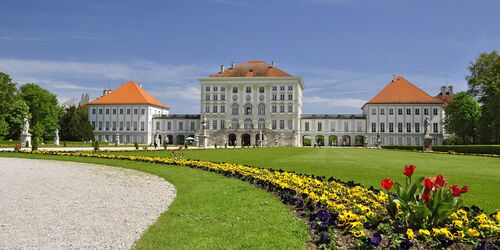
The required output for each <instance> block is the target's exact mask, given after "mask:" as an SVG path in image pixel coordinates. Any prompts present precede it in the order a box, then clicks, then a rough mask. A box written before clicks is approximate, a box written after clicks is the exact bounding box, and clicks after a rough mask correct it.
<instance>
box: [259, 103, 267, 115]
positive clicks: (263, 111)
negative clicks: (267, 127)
mask: <svg viewBox="0 0 500 250" xmlns="http://www.w3.org/2000/svg"><path fill="white" fill-rule="evenodd" d="M258 114H259V115H265V114H266V105H265V104H264V103H261V104H259V110H258Z"/></svg>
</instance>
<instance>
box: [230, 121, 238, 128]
mask: <svg viewBox="0 0 500 250" xmlns="http://www.w3.org/2000/svg"><path fill="white" fill-rule="evenodd" d="M238 127H239V124H238V119H233V120H232V121H231V128H232V129H238Z"/></svg>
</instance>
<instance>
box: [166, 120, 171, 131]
mask: <svg viewBox="0 0 500 250" xmlns="http://www.w3.org/2000/svg"><path fill="white" fill-rule="evenodd" d="M167 130H172V122H167Z"/></svg>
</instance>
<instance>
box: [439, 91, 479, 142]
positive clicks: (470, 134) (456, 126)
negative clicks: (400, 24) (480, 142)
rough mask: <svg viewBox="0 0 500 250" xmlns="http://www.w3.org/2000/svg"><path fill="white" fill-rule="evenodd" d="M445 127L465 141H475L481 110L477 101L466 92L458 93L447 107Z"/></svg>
mask: <svg viewBox="0 0 500 250" xmlns="http://www.w3.org/2000/svg"><path fill="white" fill-rule="evenodd" d="M445 111H446V116H445V121H444V124H445V128H446V129H447V130H448V131H450V132H453V133H455V134H456V135H457V136H460V137H461V138H462V139H463V141H464V143H467V142H468V141H470V139H472V140H473V141H474V138H475V134H476V133H475V132H476V127H477V125H478V121H479V117H480V116H481V111H480V107H479V104H478V103H477V101H476V100H475V99H474V98H473V97H472V96H470V95H469V94H467V93H466V92H459V93H456V94H455V96H454V97H453V101H451V102H450V103H449V105H448V106H447V107H445Z"/></svg>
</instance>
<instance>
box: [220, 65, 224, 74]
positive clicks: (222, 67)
mask: <svg viewBox="0 0 500 250" xmlns="http://www.w3.org/2000/svg"><path fill="white" fill-rule="evenodd" d="M220 73H224V64H221V65H220Z"/></svg>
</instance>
